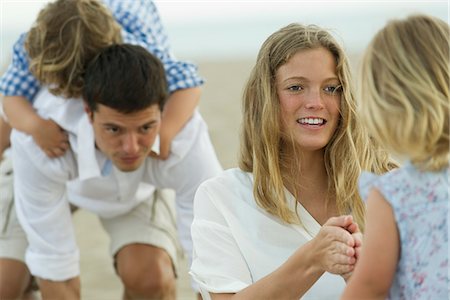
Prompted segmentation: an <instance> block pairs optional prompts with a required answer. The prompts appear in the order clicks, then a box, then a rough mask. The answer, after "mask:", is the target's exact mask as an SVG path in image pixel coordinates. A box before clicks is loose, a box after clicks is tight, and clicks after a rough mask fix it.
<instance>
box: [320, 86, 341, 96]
mask: <svg viewBox="0 0 450 300" xmlns="http://www.w3.org/2000/svg"><path fill="white" fill-rule="evenodd" d="M324 90H325V92H327V93H328V94H336V93H340V92H341V91H342V86H341V85H330V86H327V87H325V89H324Z"/></svg>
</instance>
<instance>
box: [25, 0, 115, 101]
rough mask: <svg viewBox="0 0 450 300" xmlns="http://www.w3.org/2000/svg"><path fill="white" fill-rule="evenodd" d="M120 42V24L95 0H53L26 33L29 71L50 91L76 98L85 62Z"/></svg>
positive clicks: (79, 91) (80, 87) (81, 84)
mask: <svg viewBox="0 0 450 300" xmlns="http://www.w3.org/2000/svg"><path fill="white" fill-rule="evenodd" d="M121 41H122V39H121V35H120V26H119V24H118V23H117V22H116V21H115V20H114V18H113V16H112V15H111V13H110V12H109V10H108V9H107V8H106V7H105V6H104V5H103V4H102V3H100V2H99V1H96V0H57V1H55V2H52V3H49V4H47V6H46V7H44V8H43V9H42V10H41V11H40V13H39V15H38V17H37V20H36V22H35V24H34V25H33V27H32V28H31V30H30V32H28V35H27V39H26V41H25V49H26V50H27V52H28V56H29V58H30V70H31V72H32V73H33V75H34V76H36V78H37V79H38V80H39V81H40V82H41V83H43V84H46V85H48V86H49V89H50V91H51V92H52V93H54V94H56V95H62V96H65V97H68V98H70V97H80V96H81V93H82V87H83V75H84V70H85V68H86V65H87V63H89V62H90V61H91V59H92V58H94V56H95V55H96V54H97V53H98V52H99V51H100V50H101V49H103V48H105V47H107V46H109V45H111V44H114V43H120V42H121Z"/></svg>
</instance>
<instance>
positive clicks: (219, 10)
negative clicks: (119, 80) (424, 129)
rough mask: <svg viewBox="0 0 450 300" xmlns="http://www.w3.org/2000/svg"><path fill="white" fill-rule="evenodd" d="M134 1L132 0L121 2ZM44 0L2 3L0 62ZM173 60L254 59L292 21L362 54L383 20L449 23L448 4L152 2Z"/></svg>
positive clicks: (2, 0) (427, 1) (361, 0)
mask: <svg viewBox="0 0 450 300" xmlns="http://www.w3.org/2000/svg"><path fill="white" fill-rule="evenodd" d="M124 1H134V0H124ZM47 2H49V1H47V0H0V34H1V35H0V43H1V45H2V46H1V48H0V51H1V53H0V60H1V61H3V60H4V59H5V58H6V56H8V54H9V49H10V48H11V43H12V42H13V41H14V40H15V39H16V38H17V36H18V35H19V34H20V33H21V32H23V31H26V30H27V29H28V28H29V27H30V26H31V24H32V23H33V21H34V19H35V18H36V15H37V13H38V11H39V10H40V9H41V8H42V7H43V6H44V5H45V4H46V3H47ZM155 2H156V4H157V7H158V9H159V11H160V14H161V18H162V20H163V23H164V25H165V26H166V28H167V30H168V33H169V38H170V41H171V43H172V48H173V49H174V52H175V54H177V56H181V57H182V58H192V59H199V58H205V57H206V58H212V59H214V58H217V59H221V58H224V57H225V58H230V57H237V56H256V52H257V50H258V49H259V46H260V45H261V43H262V42H263V40H264V39H265V38H267V36H268V35H269V34H271V33H272V32H274V31H275V30H277V29H279V28H280V27H281V26H284V25H287V24H289V23H292V22H301V23H315V24H318V25H320V26H323V27H326V28H328V29H330V30H332V31H333V32H334V33H335V35H336V36H337V37H338V39H341V40H342V42H343V43H344V45H345V46H346V47H347V48H348V50H349V51H351V52H358V51H361V50H362V49H363V48H364V47H365V46H366V44H367V43H368V42H369V40H370V38H371V37H372V36H373V34H374V33H375V32H376V31H377V30H379V29H380V28H381V27H382V26H383V25H384V24H385V23H386V21H387V20H389V19H392V18H396V17H403V16H406V15H408V14H412V13H427V14H431V15H435V16H437V17H440V18H442V19H444V20H447V22H448V15H449V4H448V1H447V0H438V1H433V0H422V1H414V0H409V1H398V0H397V1H390V0H386V1H380V0H379V1H368V0H358V1H356V0H354V1H342V0H334V1H301V0H297V1H264V0H241V1H234V0H222V1H219V0H208V1H206V0H205V1H198V0H197V1H192V0H184V1H181V0H178V1H174V0H157V1H155Z"/></svg>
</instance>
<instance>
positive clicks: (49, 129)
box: [3, 96, 69, 157]
mask: <svg viewBox="0 0 450 300" xmlns="http://www.w3.org/2000/svg"><path fill="white" fill-rule="evenodd" d="M3 110H4V113H5V115H6V117H7V118H8V121H9V124H10V125H11V127H12V128H14V129H17V130H19V131H22V132H25V133H27V134H29V135H31V136H32V137H33V139H34V141H35V142H36V144H38V145H39V147H40V148H41V149H42V151H44V152H45V154H47V156H49V157H58V156H61V155H63V154H64V153H65V152H66V150H67V149H68V148H69V139H68V136H67V133H66V132H64V130H62V129H61V128H60V127H59V126H58V125H57V124H56V123H55V122H53V121H52V120H47V119H43V118H41V117H40V116H39V115H38V114H37V113H36V111H35V110H34V109H33V107H32V105H31V103H30V102H29V101H28V100H27V99H26V98H25V97H22V96H5V97H4V99H3Z"/></svg>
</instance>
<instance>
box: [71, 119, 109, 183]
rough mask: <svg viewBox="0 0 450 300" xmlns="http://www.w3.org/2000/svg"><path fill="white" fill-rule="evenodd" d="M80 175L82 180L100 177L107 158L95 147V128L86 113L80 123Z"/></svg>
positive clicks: (78, 134)
mask: <svg viewBox="0 0 450 300" xmlns="http://www.w3.org/2000/svg"><path fill="white" fill-rule="evenodd" d="M77 136H78V145H77V146H78V149H77V152H78V153H77V154H78V176H79V179H80V180H85V179H89V178H93V177H100V176H101V175H102V172H101V170H102V169H103V167H104V165H105V163H106V161H107V159H106V157H105V156H104V155H103V154H102V153H101V152H100V151H97V150H96V148H95V137H94V129H93V128H92V125H91V123H90V122H89V119H88V116H87V114H84V115H83V116H82V117H81V119H80V122H79V124H78V133H77Z"/></svg>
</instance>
